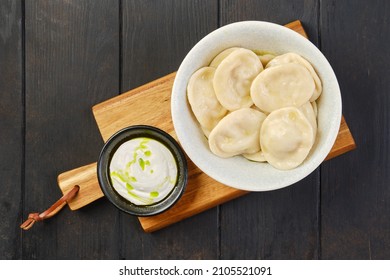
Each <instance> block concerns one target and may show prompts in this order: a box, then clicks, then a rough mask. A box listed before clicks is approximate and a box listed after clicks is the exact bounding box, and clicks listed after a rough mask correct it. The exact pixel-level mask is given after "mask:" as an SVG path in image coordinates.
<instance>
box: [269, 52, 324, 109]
mask: <svg viewBox="0 0 390 280" xmlns="http://www.w3.org/2000/svg"><path fill="white" fill-rule="evenodd" d="M286 63H298V64H301V65H303V66H305V67H306V69H307V70H309V72H310V74H311V75H312V77H313V79H314V83H315V90H314V92H313V95H312V96H311V97H310V101H314V100H316V99H317V98H318V97H319V96H320V95H321V92H322V83H321V80H320V78H319V77H318V75H317V73H316V71H315V70H314V68H313V66H312V65H311V64H310V62H308V61H307V60H306V59H304V58H303V57H302V56H300V55H299V54H296V53H285V54H282V55H279V56H276V57H275V58H274V59H272V60H271V61H270V62H268V63H267V68H269V67H274V66H277V65H281V64H286Z"/></svg>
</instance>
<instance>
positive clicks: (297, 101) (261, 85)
mask: <svg viewBox="0 0 390 280" xmlns="http://www.w3.org/2000/svg"><path fill="white" fill-rule="evenodd" d="M314 87H315V85H314V80H313V78H312V77H311V75H310V72H309V71H308V70H307V69H306V68H305V67H304V66H302V65H300V64H297V63H288V64H283V65H278V66H274V67H270V68H266V69H265V70H264V71H262V72H261V73H260V74H259V75H258V76H257V77H256V78H255V79H254V81H253V83H252V86H251V89H250V95H251V97H252V100H253V102H254V103H255V105H256V106H257V107H259V108H260V110H262V111H264V112H272V111H274V110H276V109H280V108H283V107H288V106H295V107H300V106H302V105H303V104H305V103H306V102H308V101H309V99H310V97H311V96H312V95H313V91H314Z"/></svg>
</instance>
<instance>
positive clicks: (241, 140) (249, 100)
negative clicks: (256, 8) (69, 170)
mask: <svg viewBox="0 0 390 280" xmlns="http://www.w3.org/2000/svg"><path fill="white" fill-rule="evenodd" d="M341 110H342V105H341V94H340V88H339V85H338V82H337V78H336V75H335V73H334V71H333V69H332V67H331V65H330V64H329V62H328V61H327V59H326V58H325V56H324V55H323V54H322V53H321V51H320V50H319V49H318V48H317V47H316V46H315V45H314V44H312V43H311V42H310V41H309V40H307V39H306V38H304V37H302V36H301V35H300V34H298V33H296V32H295V31H292V30H290V29H288V28H286V27H284V26H281V25H278V24H275V23H270V22H263V21H242V22H236V23H232V24H228V25H225V26H223V27H221V28H219V29H217V30H215V31H213V32H211V33H209V34H208V35H206V36H205V37H204V38H203V39H201V40H200V41H199V42H198V43H197V44H196V45H195V46H194V47H193V48H192V49H191V50H190V51H189V52H188V54H187V55H186V57H185V58H184V60H183V61H182V63H181V65H180V67H179V69H178V71H177V74H176V77H175V81H174V84H173V88H172V96H171V114H172V121H173V125H174V129H175V132H176V135H177V138H178V140H179V142H180V144H181V146H182V147H183V149H184V151H185V152H186V154H187V155H188V157H189V158H190V159H191V160H192V161H193V163H194V164H195V165H196V166H197V167H198V168H199V169H201V170H202V171H203V172H204V173H206V174H207V175H208V176H210V177H211V178H213V179H215V180H216V181H218V182H220V183H222V184H225V185H227V186H230V187H233V188H237V189H241V190H246V191H270V190H275V189H280V188H284V187H287V186H290V185H292V184H294V183H296V182H298V181H300V180H302V179H303V178H305V177H307V176H308V175H309V174H311V173H312V172H313V171H314V170H315V169H316V168H318V166H319V165H320V164H321V163H322V162H323V161H324V159H325V158H326V156H327V155H328V154H329V152H330V150H331V148H332V146H333V144H334V142H335V140H336V138H337V134H338V131H339V127H340V121H341Z"/></svg>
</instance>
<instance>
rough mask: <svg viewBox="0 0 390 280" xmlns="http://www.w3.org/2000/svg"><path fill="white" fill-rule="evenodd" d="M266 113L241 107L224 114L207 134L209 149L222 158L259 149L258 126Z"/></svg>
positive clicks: (251, 152)
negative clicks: (208, 134)
mask: <svg viewBox="0 0 390 280" xmlns="http://www.w3.org/2000/svg"><path fill="white" fill-rule="evenodd" d="M265 118H266V115H265V114H263V113H261V112H260V111H257V110H254V109H250V108H242V109H239V110H236V111H233V112H231V113H230V114H228V115H226V116H225V117H224V118H223V119H222V120H221V121H220V122H219V123H218V124H217V126H216V127H215V128H214V129H213V130H212V131H211V133H210V136H209V146H210V150H211V151H212V152H213V153H214V154H215V155H217V156H219V157H222V158H227V157H232V156H235V155H240V154H243V153H248V154H253V153H257V152H258V151H260V140H259V137H260V128H261V125H262V123H263V121H264V119H265Z"/></svg>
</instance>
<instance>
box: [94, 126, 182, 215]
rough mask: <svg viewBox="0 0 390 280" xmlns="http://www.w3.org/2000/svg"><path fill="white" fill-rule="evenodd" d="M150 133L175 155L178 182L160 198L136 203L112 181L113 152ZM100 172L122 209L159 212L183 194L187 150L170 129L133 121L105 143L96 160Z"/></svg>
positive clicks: (102, 184)
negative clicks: (184, 149) (151, 202)
mask: <svg viewBox="0 0 390 280" xmlns="http://www.w3.org/2000/svg"><path fill="white" fill-rule="evenodd" d="M138 137H147V138H151V139H154V140H156V141H158V142H160V143H161V144H163V145H164V146H166V147H167V148H168V149H169V151H170V152H171V153H172V155H173V157H174V158H175V161H176V165H177V168H178V175H177V182H176V185H175V186H174V188H173V189H172V191H171V192H170V193H169V194H168V195H167V196H166V197H165V198H164V199H163V200H161V201H159V202H156V203H153V204H149V205H136V204H134V203H131V202H130V201H128V200H127V199H125V198H123V197H122V196H121V195H119V194H118V193H117V192H116V190H115V189H114V188H113V186H112V184H111V179H110V175H109V167H110V162H111V159H112V156H113V154H114V153H115V151H116V150H117V149H118V148H119V147H120V146H121V145H122V144H123V143H124V142H126V141H128V140H131V139H134V138H138ZM97 175H98V181H99V185H100V188H101V190H102V191H103V193H104V195H105V196H106V197H107V199H108V200H109V201H110V202H111V203H112V204H113V205H114V206H115V207H117V208H118V209H119V210H121V211H123V212H125V213H128V214H130V215H134V216H139V217H144V216H153V215H157V214H160V213H162V212H164V211H166V210H168V209H169V208H171V207H172V206H173V205H174V204H175V203H176V202H177V201H178V200H179V199H180V197H181V196H182V195H183V193H184V191H185V189H186V186H187V178H188V167H187V160H186V157H185V154H184V152H183V150H182V148H181V147H180V145H179V144H178V143H177V141H176V140H175V139H174V138H173V137H172V136H171V135H169V134H168V133H167V132H165V131H163V130H161V129H159V128H157V127H154V126H149V125H132V126H128V127H125V128H123V129H121V130H119V131H117V132H116V133H114V134H113V135H112V136H111V137H110V138H109V139H108V140H107V142H106V143H105V144H104V146H103V148H102V150H101V152H100V155H99V160H98V164H97Z"/></svg>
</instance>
